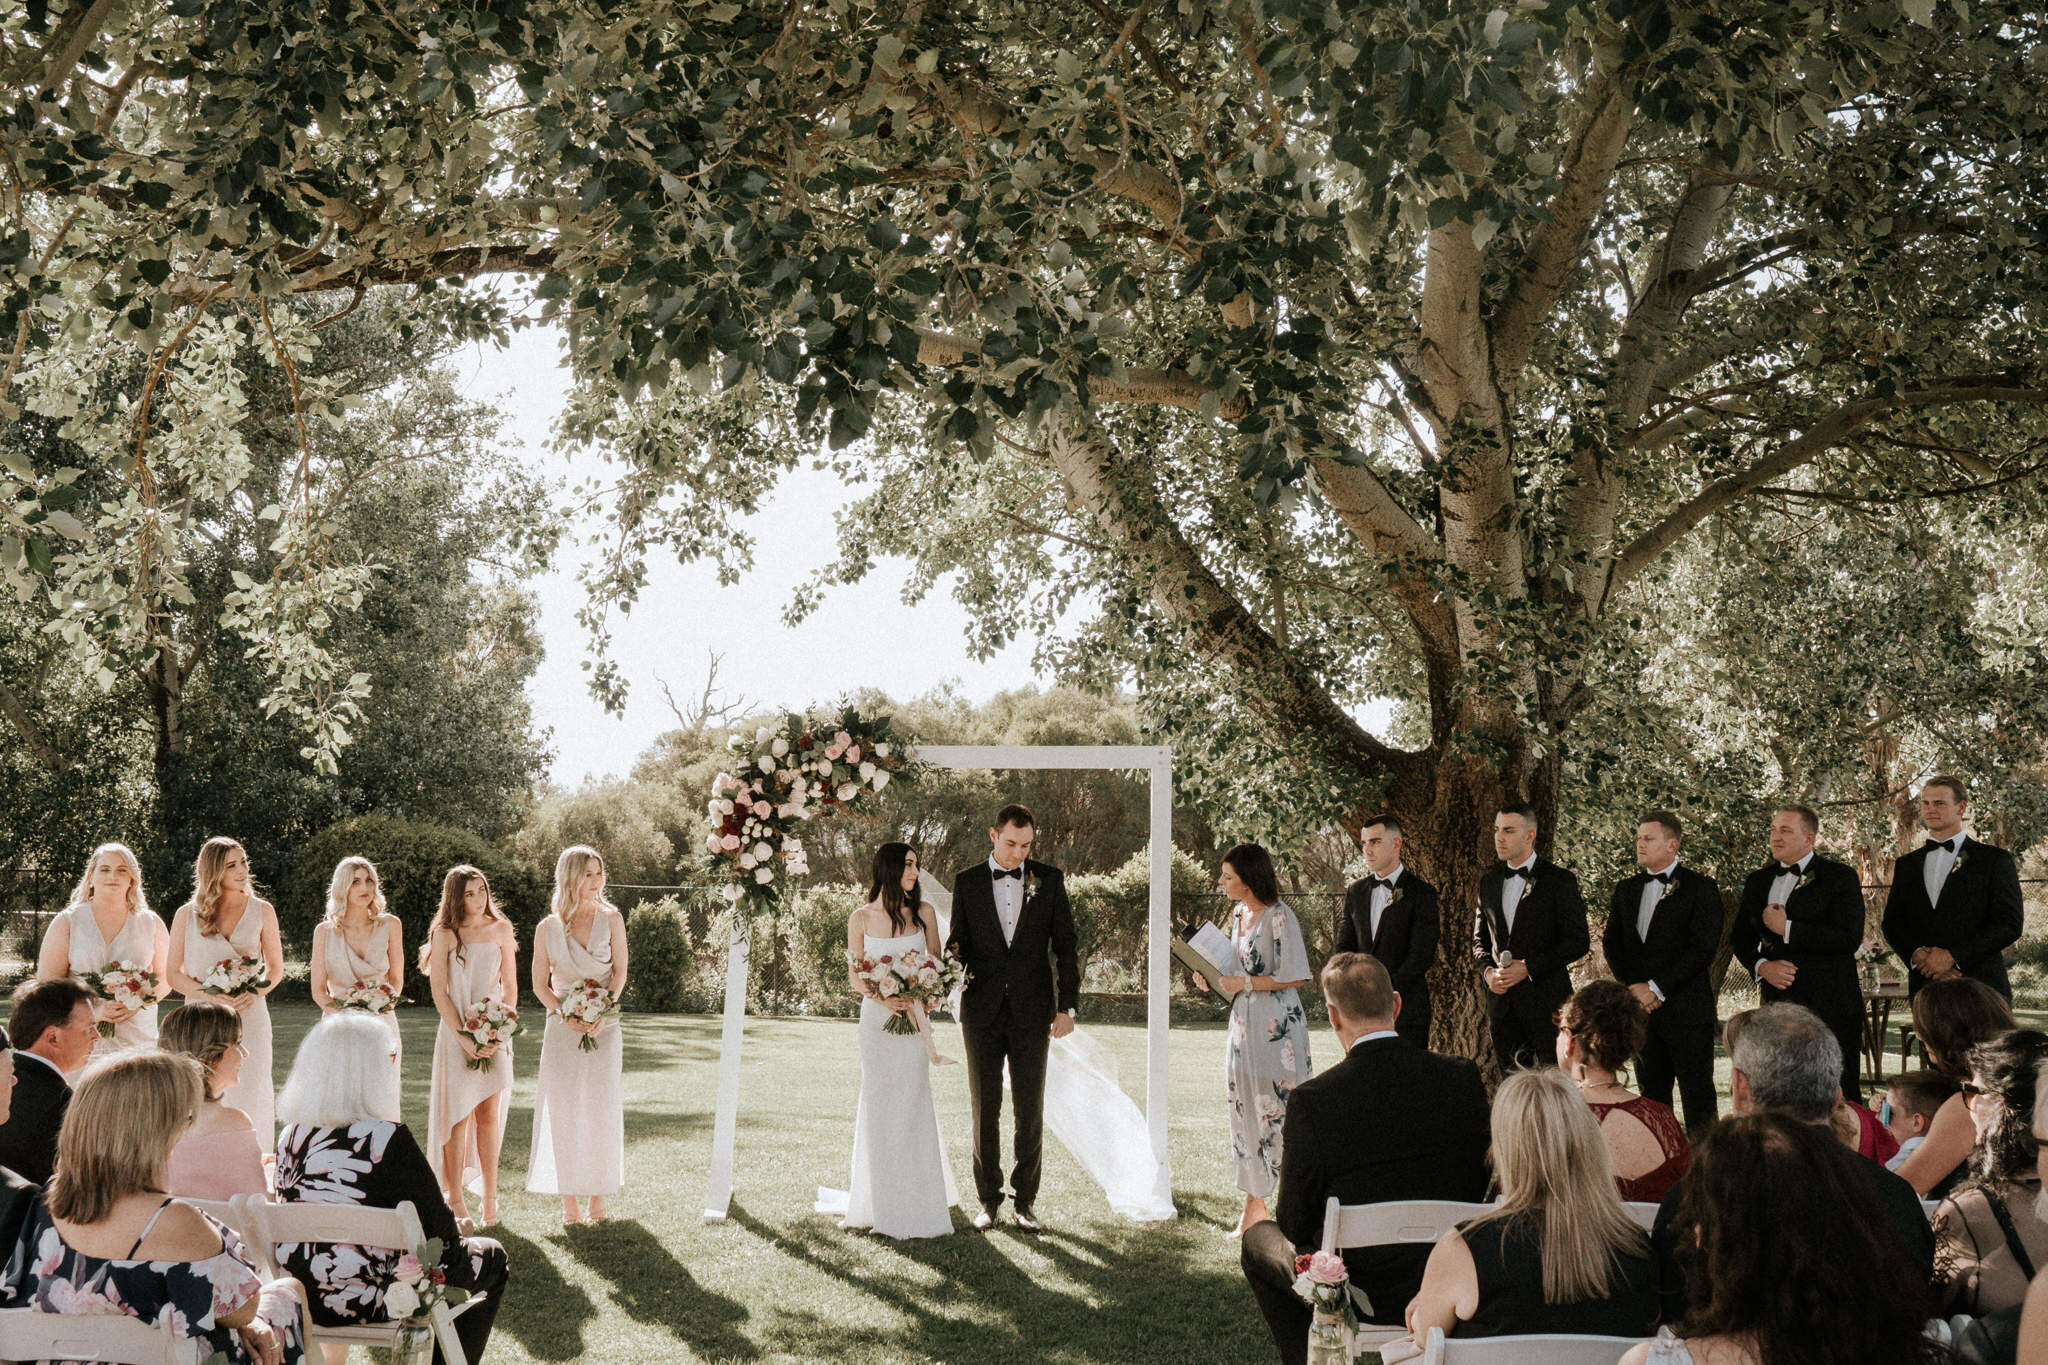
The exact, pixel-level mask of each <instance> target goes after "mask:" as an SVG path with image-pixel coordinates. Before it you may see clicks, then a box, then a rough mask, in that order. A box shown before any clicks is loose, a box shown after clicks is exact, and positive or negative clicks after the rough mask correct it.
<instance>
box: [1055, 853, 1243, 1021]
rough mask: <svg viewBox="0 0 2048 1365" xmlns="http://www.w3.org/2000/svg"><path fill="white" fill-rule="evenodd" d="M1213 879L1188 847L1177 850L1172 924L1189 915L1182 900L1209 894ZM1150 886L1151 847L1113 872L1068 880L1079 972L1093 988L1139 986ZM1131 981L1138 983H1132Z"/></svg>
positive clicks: (1145, 943) (1143, 960)
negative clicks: (1078, 949)
mask: <svg viewBox="0 0 2048 1365" xmlns="http://www.w3.org/2000/svg"><path fill="white" fill-rule="evenodd" d="M1214 882H1215V879H1214V878H1213V877H1212V876H1210V874H1209V873H1208V872H1207V871H1205V870H1204V869H1203V867H1202V865H1201V864H1200V863H1198V862H1196V861H1195V860H1194V857H1193V856H1192V855H1191V854H1189V853H1188V852H1187V851H1186V850H1184V849H1180V848H1176V849H1174V850H1173V901H1174V917H1173V923H1174V927H1175V928H1176V929H1178V928H1179V926H1180V923H1181V921H1182V920H1184V919H1186V918H1187V914H1186V912H1185V908H1184V907H1183V906H1182V904H1181V901H1182V898H1183V897H1197V896H1205V895H1206V894H1207V893H1208V892H1209V891H1210V889H1211V888H1212V887H1213V885H1214ZM1151 886H1152V853H1151V850H1150V848H1149V847H1147V848H1141V849H1139V850H1138V851H1137V852H1136V853H1133V854H1132V855H1131V856H1130V858H1129V859H1128V860H1126V861H1125V863H1124V865H1123V866H1122V867H1119V868H1118V869H1117V870H1116V871H1114V872H1107V873H1089V874H1083V875H1081V876H1074V877H1069V878H1067V899H1068V900H1069V901H1070V902H1072V903H1073V907H1074V933H1075V935H1076V936H1077V937H1078V938H1079V939H1080V954H1081V970H1082V974H1083V977H1084V980H1086V983H1087V984H1088V985H1090V986H1091V987H1095V988H1098V989H1100V988H1108V989H1124V990H1130V989H1138V988H1141V986H1142V983H1143V981H1144V979H1145V958H1146V949H1147V946H1148V941H1149V940H1148V924H1149V921H1150V917H1151ZM1204 908H1206V906H1205V907H1204ZM1132 981H1135V982H1137V983H1139V986H1133V985H1131V984H1129V983H1130V982H1132Z"/></svg>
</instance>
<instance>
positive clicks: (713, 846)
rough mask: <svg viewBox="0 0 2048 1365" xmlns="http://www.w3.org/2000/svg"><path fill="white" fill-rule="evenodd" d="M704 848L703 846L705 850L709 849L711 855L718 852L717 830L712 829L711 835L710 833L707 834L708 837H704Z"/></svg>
mask: <svg viewBox="0 0 2048 1365" xmlns="http://www.w3.org/2000/svg"><path fill="white" fill-rule="evenodd" d="M704 846H705V847H706V848H708V849H710V850H711V851H712V852H713V853H716V852H718V831H717V830H715V829H714V830H712V831H711V833H710V834H708V835H706V836H705V838H704Z"/></svg>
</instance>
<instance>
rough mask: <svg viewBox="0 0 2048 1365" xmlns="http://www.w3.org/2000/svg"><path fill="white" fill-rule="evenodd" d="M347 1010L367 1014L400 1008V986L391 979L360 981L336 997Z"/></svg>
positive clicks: (335, 999)
mask: <svg viewBox="0 0 2048 1365" xmlns="http://www.w3.org/2000/svg"><path fill="white" fill-rule="evenodd" d="M334 1003H335V1004H337V1005H339V1006H341V1007H342V1008H343V1009H345V1010H362V1011H364V1012H365V1013H367V1014H389V1013H391V1011H393V1010H395V1009H397V1008H398V988H397V987H395V986H393V985H392V984H391V983H390V982H389V981H358V982H357V983H356V984H355V985H353V986H350V987H348V988H346V989H345V990H343V991H342V992H341V993H340V994H339V995H337V996H335V997H334Z"/></svg>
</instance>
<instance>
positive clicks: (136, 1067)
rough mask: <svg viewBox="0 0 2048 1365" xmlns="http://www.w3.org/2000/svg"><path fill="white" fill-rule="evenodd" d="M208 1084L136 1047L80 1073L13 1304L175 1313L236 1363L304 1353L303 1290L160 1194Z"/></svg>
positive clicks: (10, 1295)
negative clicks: (263, 1270) (264, 1271)
mask: <svg viewBox="0 0 2048 1365" xmlns="http://www.w3.org/2000/svg"><path fill="white" fill-rule="evenodd" d="M203 1094H204V1086H203V1083H202V1081H201V1078H200V1074H199V1065H198V1063H196V1062H194V1061H193V1060H192V1059H191V1058H190V1057H176V1056H173V1055H171V1054H170V1053H168V1052H155V1051H141V1050H138V1051H134V1052H128V1053H124V1054H122V1055H121V1056H118V1057H113V1058H110V1059H108V1060H107V1061H105V1062H102V1063H100V1064H99V1065H98V1066H96V1067H94V1068H92V1069H91V1070H90V1071H88V1072H87V1073H86V1075H85V1079H84V1080H82V1081H80V1082H79V1084H78V1089H77V1090H76V1092H74V1093H73V1095H72V1097H71V1106H70V1108H69V1110H68V1111H67V1112H66V1113H65V1116H64V1126H63V1128H62V1129H61V1130H60V1131H59V1133H58V1136H57V1173H56V1174H55V1175H54V1176H52V1177H51V1179H50V1185H49V1190H48V1192H47V1193H38V1194H37V1195H36V1197H35V1202H34V1204H33V1206H32V1207H31V1208H30V1211H29V1215H28V1221H27V1223H26V1224H25V1225H24V1226H23V1229H22V1232H21V1235H20V1237H19V1238H17V1240H16V1242H15V1244H14V1248H13V1254H12V1256H11V1257H10V1259H9V1260H8V1263H7V1269H6V1272H5V1281H6V1282H5V1284H4V1285H0V1289H4V1290H5V1292H6V1301H7V1302H9V1303H10V1304H16V1305H20V1306H23V1307H31V1308H39V1309H41V1310H42V1311H44V1312H46V1313H71V1314H80V1315H99V1314H109V1313H122V1314H126V1315H127V1316H129V1317H134V1318H140V1319H142V1320H143V1321H144V1322H160V1321H165V1320H168V1321H169V1322H170V1324H171V1330H172V1331H173V1332H174V1333H175V1334H176V1335H177V1336H178V1337H179V1338H181V1339H183V1340H185V1341H190V1342H194V1343H196V1344H197V1345H198V1348H199V1353H200V1354H201V1355H206V1356H212V1355H213V1354H214V1353H216V1352H217V1353H219V1354H220V1355H222V1356H224V1357H226V1359H228V1360H230V1361H238V1362H239V1361H248V1362H261V1363H262V1365H280V1363H282V1365H297V1362H299V1361H301V1360H303V1359H304V1354H305V1352H304V1346H303V1344H302V1343H303V1339H304V1338H303V1335H302V1326H301V1323H300V1321H299V1298H298V1287H297V1286H296V1285H294V1284H292V1283H291V1282H290V1281H289V1280H277V1281H273V1282H271V1283H269V1284H265V1283H264V1281H263V1279H262V1277H261V1276H259V1275H258V1274H257V1272H256V1267H255V1266H254V1265H253V1264H252V1263H251V1261H250V1260H249V1258H248V1257H247V1256H246V1255H245V1254H243V1251H242V1247H241V1242H240V1240H239V1239H238V1238H237V1237H236V1236H235V1235H234V1234H233V1233H232V1232H229V1231H227V1230H226V1229H224V1228H222V1227H221V1225H220V1224H218V1223H216V1222H214V1221H213V1220H212V1219H211V1218H209V1217H207V1216H206V1215H205V1214H203V1213H201V1212H199V1211H198V1210H197V1209H195V1208H193V1207H191V1206H190V1205H189V1204H181V1203H179V1202H178V1201H177V1200H175V1199H173V1198H171V1197H170V1196H169V1195H167V1194H165V1193H164V1184H165V1178H166V1173H167V1169H168V1167H169V1165H170V1159H171V1150H172V1148H173V1147H175V1146H176V1145H177V1143H178V1139H179V1138H180V1137H181V1136H182V1135H183V1134H184V1132H185V1130H186V1128H187V1127H188V1126H189V1125H190V1124H191V1122H192V1114H193V1111H194V1110H195V1109H196V1108H197V1107H198V1106H199V1104H200V1103H201V1099H202V1096H203Z"/></svg>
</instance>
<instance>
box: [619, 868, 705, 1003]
mask: <svg viewBox="0 0 2048 1365" xmlns="http://www.w3.org/2000/svg"><path fill="white" fill-rule="evenodd" d="M626 955H627V967H628V970H627V974H626V998H625V1001H624V1002H623V1003H624V1005H625V1008H627V1009H629V1010H634V1011H636V1012H640V1013H675V1012H678V1011H682V1010H689V1009H695V1008H699V1007H700V1006H699V1005H698V1002H697V1001H696V1000H695V999H694V998H693V992H692V989H691V988H692V986H693V984H694V982H695V979H696V976H697V958H696V954H695V951H694V950H693V948H692V946H691V943H690V926H689V922H688V921H687V920H686V919H685V918H684V917H683V907H682V903H681V902H680V901H678V900H677V899H676V898H675V897H674V896H664V897H662V899H660V900H658V901H647V902H644V903H642V904H640V905H636V906H634V907H633V908H632V909H631V910H629V911H627V912H626Z"/></svg>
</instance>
